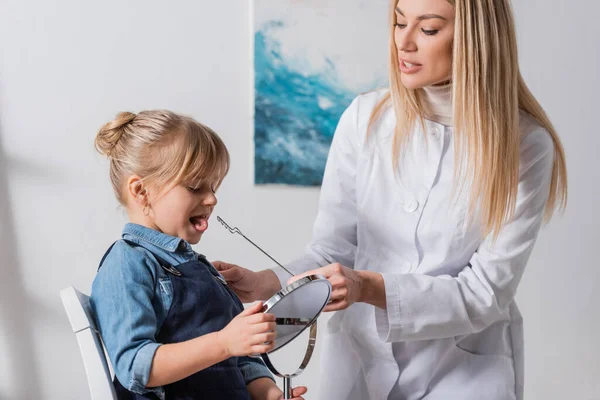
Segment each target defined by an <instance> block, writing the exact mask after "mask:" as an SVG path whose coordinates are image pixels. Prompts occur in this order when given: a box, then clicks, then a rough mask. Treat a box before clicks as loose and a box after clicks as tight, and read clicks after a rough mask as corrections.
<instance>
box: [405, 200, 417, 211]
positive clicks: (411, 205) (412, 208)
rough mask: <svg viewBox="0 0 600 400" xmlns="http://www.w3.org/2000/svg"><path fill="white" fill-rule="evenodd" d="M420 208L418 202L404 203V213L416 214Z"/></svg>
mask: <svg viewBox="0 0 600 400" xmlns="http://www.w3.org/2000/svg"><path fill="white" fill-rule="evenodd" d="M417 208H419V202H418V201H416V200H409V201H407V202H406V203H404V211H406V212H409V213H411V212H415V211H416V210H417Z"/></svg>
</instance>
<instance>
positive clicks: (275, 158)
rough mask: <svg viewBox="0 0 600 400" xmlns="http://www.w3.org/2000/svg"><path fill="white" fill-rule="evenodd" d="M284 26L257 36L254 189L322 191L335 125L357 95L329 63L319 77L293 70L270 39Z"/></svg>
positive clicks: (274, 23) (271, 25) (274, 25)
mask: <svg viewBox="0 0 600 400" xmlns="http://www.w3.org/2000/svg"><path fill="white" fill-rule="evenodd" d="M282 25H283V22H281V21H272V22H270V23H268V24H265V25H264V26H263V27H262V28H261V29H260V30H258V31H256V33H255V36H254V68H255V110H254V111H255V115H254V145H255V153H254V154H255V155H254V161H255V169H254V171H255V172H254V173H255V176H254V178H255V183H257V184H270V183H273V184H291V185H302V186H318V185H320V184H321V181H322V179H323V171H324V168H325V162H326V159H327V154H328V152H329V147H330V145H331V140H332V138H333V134H334V131H335V128H336V125H337V123H338V121H339V118H340V116H341V115H342V113H343V112H344V110H345V109H346V108H347V107H348V106H349V105H350V103H351V102H352V99H353V98H354V97H355V96H356V93H353V92H352V91H350V90H348V89H346V88H344V86H343V85H342V84H341V83H340V82H339V81H338V79H337V78H336V68H335V65H334V63H333V62H331V60H327V68H325V69H324V70H323V71H320V72H319V73H314V74H302V73H300V72H298V71H295V70H293V69H292V68H291V67H290V66H289V65H288V64H287V63H286V61H285V60H284V58H283V57H282V52H281V44H280V43H278V42H277V41H276V40H275V39H274V38H273V37H271V36H270V32H271V30H273V29H278V28H280V27H282Z"/></svg>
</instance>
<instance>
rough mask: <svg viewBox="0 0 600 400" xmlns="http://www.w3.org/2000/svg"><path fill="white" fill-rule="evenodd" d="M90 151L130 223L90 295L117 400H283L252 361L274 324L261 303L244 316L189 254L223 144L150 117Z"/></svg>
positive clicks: (194, 127) (109, 130)
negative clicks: (102, 159)
mask: <svg viewBox="0 0 600 400" xmlns="http://www.w3.org/2000/svg"><path fill="white" fill-rule="evenodd" d="M95 145H96V148H97V150H98V151H99V152H100V153H102V154H104V155H106V156H107V157H108V159H109V160H110V178H111V182H112V185H113V189H114V192H115V195H116V197H117V199H118V201H119V202H120V203H121V204H122V205H123V206H124V207H125V209H126V210H127V214H128V217H129V220H130V223H128V224H126V225H125V228H124V229H123V234H122V239H121V240H119V241H117V242H115V243H114V244H113V245H112V246H111V247H110V248H109V249H108V251H107V252H106V254H105V255H104V257H103V258H102V261H101V262H100V267H99V269H98V274H97V276H96V279H95V280H94V283H93V286H92V295H91V306H92V309H93V311H94V313H95V315H96V321H97V324H98V328H99V330H100V332H101V335H102V338H103V340H104V344H105V346H106V349H107V351H108V354H109V357H110V359H111V361H112V365H113V367H114V371H115V380H114V384H115V389H116V392H117V396H118V398H119V399H165V398H167V399H205V400H217V399H234V400H249V399H250V398H252V399H264V400H270V399H273V400H275V399H279V398H281V397H282V396H281V395H282V392H281V391H280V390H279V389H278V388H277V386H276V385H275V383H274V381H273V378H272V376H271V374H270V373H269V371H268V370H267V368H266V367H265V366H264V364H263V363H262V362H261V361H260V360H258V359H256V358H250V357H248V355H250V354H255V353H263V352H267V351H269V350H271V349H272V348H273V340H274V338H275V333H274V330H275V322H274V321H275V317H274V316H273V315H270V314H264V313H261V312H260V310H261V303H260V302H259V303H257V304H255V305H253V306H251V307H250V308H248V309H246V310H245V311H243V307H242V304H241V302H240V301H239V299H238V298H237V296H236V295H235V294H234V293H233V292H232V291H231V290H230V289H229V288H228V287H227V285H226V284H225V281H224V280H223V278H222V277H221V275H220V274H219V273H218V272H217V271H216V270H215V268H214V267H213V266H212V265H211V264H210V263H209V262H208V261H207V260H206V258H205V257H204V256H203V255H201V254H197V253H196V252H194V250H193V249H192V247H191V244H196V243H198V242H199V241H200V238H201V237H202V235H203V233H204V232H205V231H206V230H207V229H208V220H209V218H210V215H211V213H212V211H213V208H214V207H215V205H216V204H217V198H216V197H215V192H216V190H217V188H218V187H219V185H220V184H221V182H222V181H223V178H224V177H225V175H226V173H227V171H228V169H229V154H228V152H227V149H226V147H225V145H224V144H223V142H222V141H221V139H220V138H219V137H218V136H217V135H216V134H215V133H214V132H213V131H212V130H211V129H209V128H207V127H205V126H204V125H202V124H200V123H198V122H197V121H195V120H193V119H192V118H188V117H184V116H180V115H177V114H175V113H173V112H170V111H163V110H154V111H143V112H141V113H139V114H137V115H136V114H132V113H129V112H124V113H120V114H119V115H118V116H117V117H116V119H115V120H113V121H111V122H108V123H107V124H105V125H104V126H103V127H102V128H101V129H100V131H99V132H98V134H97V136H96V140H95ZM305 392H306V388H304V387H300V388H296V389H294V396H301V395H302V394H303V393H305ZM298 399H301V397H298Z"/></svg>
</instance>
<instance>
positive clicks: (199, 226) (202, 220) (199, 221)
mask: <svg viewBox="0 0 600 400" xmlns="http://www.w3.org/2000/svg"><path fill="white" fill-rule="evenodd" d="M190 222H191V223H192V225H193V226H194V228H195V229H196V230H197V231H200V232H204V231H205V230H207V229H208V220H207V218H206V217H205V216H203V215H199V216H195V217H192V218H190Z"/></svg>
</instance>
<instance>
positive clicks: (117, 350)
mask: <svg viewBox="0 0 600 400" xmlns="http://www.w3.org/2000/svg"><path fill="white" fill-rule="evenodd" d="M158 267H159V266H158V264H157V263H156V261H155V260H154V259H153V258H151V257H149V256H148V255H147V254H146V253H145V251H144V250H142V249H138V248H133V247H130V246H129V245H128V244H126V243H125V242H123V241H118V242H117V243H116V244H115V245H114V247H113V248H112V250H111V251H110V252H109V253H108V255H107V257H106V258H105V260H104V263H103V265H102V267H101V268H100V270H99V271H98V274H97V275H96V278H95V280H94V283H93V285H92V294H91V306H92V309H93V311H94V314H95V317H96V323H97V326H98V329H99V330H100V333H101V335H102V339H103V341H104V345H105V346H106V350H107V352H108V355H109V357H110V359H111V361H112V364H113V369H114V371H115V375H116V376H117V378H118V379H119V382H120V383H121V384H122V385H123V386H124V387H125V388H127V389H128V390H129V391H131V392H134V393H138V394H144V393H148V392H154V393H156V394H157V395H158V396H159V398H163V397H164V391H163V389H162V388H161V387H156V388H146V384H147V383H148V379H149V376H150V368H151V366H152V359H153V357H154V353H155V352H156V349H157V348H158V347H159V346H160V344H159V343H157V342H156V340H155V335H156V332H157V331H158V328H159V326H158V321H157V315H156V309H155V307H156V306H157V305H156V304H155V303H156V301H157V300H156V298H155V297H156V296H155V288H156V285H157V268H158ZM158 306H160V305H158Z"/></svg>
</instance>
